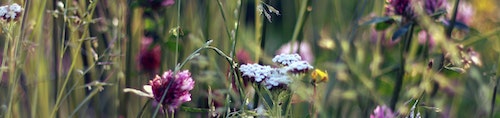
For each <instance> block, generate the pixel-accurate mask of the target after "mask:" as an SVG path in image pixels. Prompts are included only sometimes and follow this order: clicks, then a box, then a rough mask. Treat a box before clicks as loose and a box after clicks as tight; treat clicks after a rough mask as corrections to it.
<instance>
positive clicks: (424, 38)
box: [418, 30, 436, 48]
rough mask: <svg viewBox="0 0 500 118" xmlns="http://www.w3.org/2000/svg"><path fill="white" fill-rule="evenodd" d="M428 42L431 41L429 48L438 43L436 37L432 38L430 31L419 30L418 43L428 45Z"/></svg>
mask: <svg viewBox="0 0 500 118" xmlns="http://www.w3.org/2000/svg"><path fill="white" fill-rule="evenodd" d="M427 42H429V43H428V44H429V48H433V47H434V46H435V45H436V42H435V41H434V38H432V36H431V35H430V34H429V33H427V31H425V30H422V31H420V32H418V43H420V44H422V45H426V44H427Z"/></svg>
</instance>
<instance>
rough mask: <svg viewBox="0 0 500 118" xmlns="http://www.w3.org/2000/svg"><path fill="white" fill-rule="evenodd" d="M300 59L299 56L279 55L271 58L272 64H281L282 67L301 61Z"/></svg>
mask: <svg viewBox="0 0 500 118" xmlns="http://www.w3.org/2000/svg"><path fill="white" fill-rule="evenodd" d="M301 60H302V58H301V57H300V55H299V54H296V53H294V54H280V55H276V56H275V57H274V58H273V62H274V63H278V64H281V65H284V66H288V65H290V64H292V63H293V62H297V61H301Z"/></svg>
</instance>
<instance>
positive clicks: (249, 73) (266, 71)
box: [240, 64, 272, 82]
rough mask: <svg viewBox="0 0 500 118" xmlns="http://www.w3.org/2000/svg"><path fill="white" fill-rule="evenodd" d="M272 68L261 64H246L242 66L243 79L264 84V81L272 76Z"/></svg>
mask: <svg viewBox="0 0 500 118" xmlns="http://www.w3.org/2000/svg"><path fill="white" fill-rule="evenodd" d="M271 70H272V68H271V66H263V65H259V64H244V65H241V66H240V71H241V73H242V75H241V76H243V79H247V80H250V81H255V82H262V80H264V79H266V78H269V75H271V72H270V71H271Z"/></svg>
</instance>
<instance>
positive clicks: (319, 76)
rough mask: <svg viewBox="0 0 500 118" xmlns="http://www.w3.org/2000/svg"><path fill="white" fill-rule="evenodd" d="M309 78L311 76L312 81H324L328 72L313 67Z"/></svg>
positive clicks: (326, 79)
mask: <svg viewBox="0 0 500 118" xmlns="http://www.w3.org/2000/svg"><path fill="white" fill-rule="evenodd" d="M311 78H312V81H313V83H320V82H326V81H328V72H326V71H322V70H319V69H315V70H314V71H313V72H312V73H311Z"/></svg>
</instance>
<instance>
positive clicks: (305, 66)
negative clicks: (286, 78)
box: [285, 61, 313, 74]
mask: <svg viewBox="0 0 500 118" xmlns="http://www.w3.org/2000/svg"><path fill="white" fill-rule="evenodd" d="M285 68H286V69H287V71H288V72H290V73H294V74H299V73H307V72H309V70H312V69H313V66H311V65H309V63H307V61H296V62H293V63H291V64H290V65H288V66H286V67H285Z"/></svg>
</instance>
